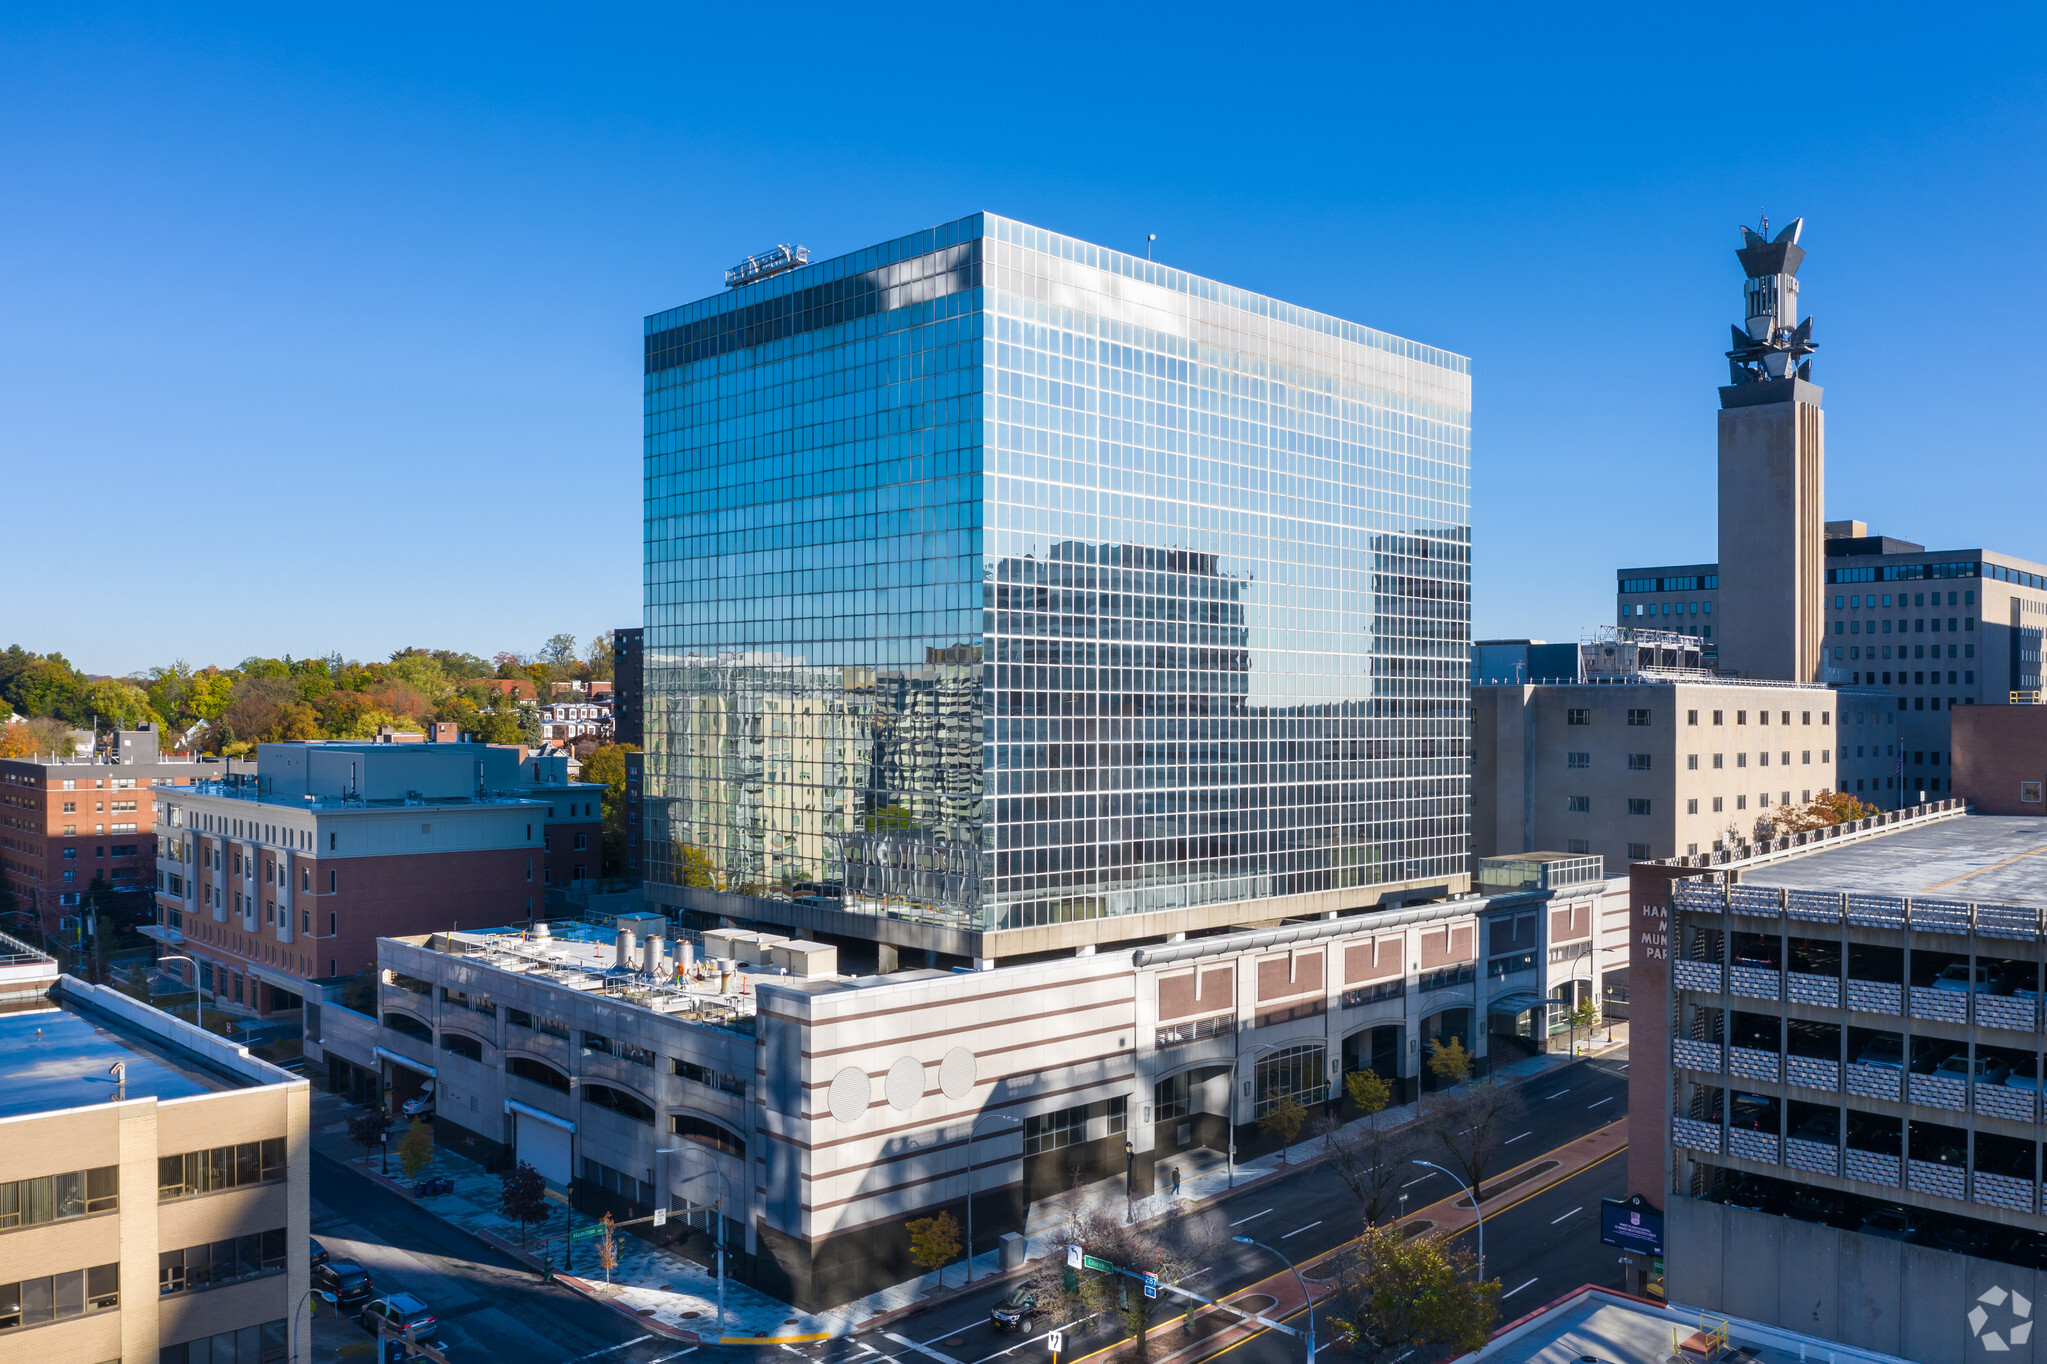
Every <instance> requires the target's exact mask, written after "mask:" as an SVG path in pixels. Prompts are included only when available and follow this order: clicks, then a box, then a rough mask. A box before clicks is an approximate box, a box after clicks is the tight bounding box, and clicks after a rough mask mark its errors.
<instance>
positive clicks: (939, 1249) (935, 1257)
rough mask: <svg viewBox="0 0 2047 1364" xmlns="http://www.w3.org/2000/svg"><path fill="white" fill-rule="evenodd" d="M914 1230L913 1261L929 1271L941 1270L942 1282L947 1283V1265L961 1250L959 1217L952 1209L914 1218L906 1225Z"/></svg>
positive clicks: (911, 1242) (940, 1283)
mask: <svg viewBox="0 0 2047 1364" xmlns="http://www.w3.org/2000/svg"><path fill="white" fill-rule="evenodd" d="M904 1230H906V1231H908V1232H909V1233H910V1263H912V1264H914V1265H916V1266H917V1268H919V1269H921V1270H923V1271H925V1272H926V1273H927V1274H928V1273H930V1272H931V1271H932V1270H934V1269H935V1270H937V1271H938V1283H939V1286H940V1287H941V1288H942V1287H944V1286H945V1267H946V1266H947V1265H949V1264H951V1263H952V1261H953V1257H954V1256H955V1255H958V1254H959V1253H960V1224H959V1220H958V1219H957V1218H955V1217H954V1216H953V1215H952V1214H951V1213H949V1212H941V1213H938V1214H937V1215H935V1216H932V1217H918V1218H914V1219H912V1220H911V1221H910V1222H909V1223H908V1224H907V1225H906V1226H905V1228H904Z"/></svg>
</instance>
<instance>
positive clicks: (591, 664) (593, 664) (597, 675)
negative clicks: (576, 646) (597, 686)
mask: <svg viewBox="0 0 2047 1364" xmlns="http://www.w3.org/2000/svg"><path fill="white" fill-rule="evenodd" d="M583 663H584V666H585V667H587V668H588V669H589V675H590V677H591V679H592V680H594V681H598V682H609V681H611V680H612V678H613V676H614V675H615V674H614V669H613V663H612V652H611V631H609V630H599V631H598V632H597V637H596V638H595V639H593V640H591V641H590V647H589V648H588V649H587V650H585V651H584V654H583Z"/></svg>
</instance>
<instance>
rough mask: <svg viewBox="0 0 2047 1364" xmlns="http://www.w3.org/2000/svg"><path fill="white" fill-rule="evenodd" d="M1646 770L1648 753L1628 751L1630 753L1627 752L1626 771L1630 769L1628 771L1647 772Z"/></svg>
mask: <svg viewBox="0 0 2047 1364" xmlns="http://www.w3.org/2000/svg"><path fill="white" fill-rule="evenodd" d="M1648 770H1649V755H1648V754H1647V753H1630V754H1628V771H1630V772H1647V771H1648Z"/></svg>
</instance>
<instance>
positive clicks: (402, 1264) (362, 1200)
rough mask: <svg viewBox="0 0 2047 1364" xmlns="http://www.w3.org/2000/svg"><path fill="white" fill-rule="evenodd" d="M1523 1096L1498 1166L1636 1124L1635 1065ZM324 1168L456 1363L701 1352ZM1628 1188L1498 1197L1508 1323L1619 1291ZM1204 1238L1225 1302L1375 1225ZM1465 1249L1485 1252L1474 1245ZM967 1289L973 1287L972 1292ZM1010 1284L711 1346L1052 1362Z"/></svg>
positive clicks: (1322, 1175) (1583, 1175)
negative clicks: (831, 1325) (1011, 1303)
mask: <svg viewBox="0 0 2047 1364" xmlns="http://www.w3.org/2000/svg"><path fill="white" fill-rule="evenodd" d="M1522 1094H1523V1099H1524V1103H1525V1110H1524V1115H1525V1116H1524V1118H1523V1119H1522V1120H1519V1121H1516V1122H1514V1123H1512V1124H1510V1125H1508V1126H1505V1127H1503V1128H1502V1129H1501V1132H1500V1136H1499V1139H1498V1151H1499V1154H1498V1156H1497V1157H1496V1158H1495V1161H1494V1164H1493V1167H1492V1168H1493V1169H1494V1170H1497V1171H1504V1170H1506V1169H1509V1168H1511V1167H1512V1166H1514V1165H1517V1164H1520V1163H1521V1162H1523V1161H1527V1160H1532V1159H1535V1158H1537V1157H1539V1156H1542V1155H1543V1154H1544V1153H1545V1152H1548V1151H1550V1150H1552V1149H1553V1148H1556V1147H1559V1146H1563V1145H1565V1144H1566V1143H1569V1142H1572V1141H1574V1140H1576V1139H1577V1138H1579V1137H1582V1136H1584V1135H1585V1134H1586V1133H1588V1132H1591V1131H1593V1130H1595V1129H1597V1128H1600V1127H1603V1126H1605V1125H1607V1124H1609V1123H1612V1122H1614V1121H1616V1120H1618V1119H1620V1118H1622V1117H1624V1116H1626V1112H1627V1058H1626V1053H1625V1052H1624V1051H1622V1052H1616V1053H1614V1054H1612V1055H1610V1056H1607V1057H1602V1058H1600V1059H1597V1060H1588V1061H1579V1062H1574V1063H1572V1064H1570V1065H1567V1066H1564V1067H1561V1068H1559V1069H1558V1070H1556V1071H1554V1072H1552V1073H1550V1074H1548V1075H1546V1076H1544V1077H1543V1078H1541V1079H1539V1080H1535V1081H1532V1082H1530V1083H1528V1084H1526V1085H1525V1086H1524V1087H1523V1090H1522ZM1397 1149H1399V1150H1400V1151H1401V1158H1402V1159H1413V1158H1417V1157H1418V1158H1422V1159H1428V1160H1436V1161H1440V1162H1442V1163H1444V1164H1454V1162H1451V1161H1449V1160H1448V1159H1447V1158H1446V1156H1445V1153H1444V1151H1443V1149H1442V1146H1441V1144H1440V1142H1438V1141H1437V1139H1436V1138H1435V1137H1434V1135H1433V1134H1431V1133H1429V1132H1427V1131H1423V1130H1419V1125H1418V1126H1417V1128H1415V1129H1409V1130H1408V1131H1406V1132H1404V1133H1402V1134H1401V1137H1400V1139H1399V1146H1398V1148H1397ZM315 1169H316V1171H317V1172H318V1174H319V1178H320V1182H319V1185H318V1186H317V1187H318V1188H319V1190H320V1192H319V1195H318V1196H317V1197H316V1198H315V1199H314V1200H313V1234H314V1236H316V1237H317V1238H319V1239H320V1241H321V1242H322V1243H323V1244H325V1245H326V1247H327V1248H328V1250H329V1251H330V1252H332V1254H333V1256H334V1258H335V1259H337V1260H341V1259H348V1258H353V1259H355V1260H356V1261H357V1262H358V1263H360V1264H362V1265H363V1266H364V1267H365V1268H367V1269H368V1270H369V1271H370V1272H371V1274H372V1275H373V1277H374V1278H375V1279H376V1282H377V1291H378V1293H379V1295H382V1294H385V1293H390V1292H394V1291H405V1292H411V1293H415V1294H417V1295H418V1296H419V1297H420V1298H422V1299H423V1300H425V1301H426V1302H427V1303H428V1304H429V1305H430V1306H431V1307H432V1308H433V1309H434V1310H435V1311H436V1313H437V1314H438V1315H439V1317H440V1322H441V1324H440V1327H439V1329H438V1330H437V1331H436V1333H435V1334H436V1336H437V1337H438V1338H439V1339H440V1340H441V1341H442V1342H444V1343H445V1344H446V1346H447V1347H448V1356H449V1359H450V1360H451V1364H484V1362H485V1361H489V1362H490V1364H574V1362H576V1361H588V1362H589V1364H658V1362H659V1361H667V1360H676V1359H680V1358H682V1357H683V1356H684V1355H686V1354H688V1353H690V1352H691V1347H689V1346H687V1345H683V1344H679V1343H677V1342H675V1341H672V1340H667V1339H664V1338H662V1337H660V1336H655V1335H651V1334H648V1333H646V1332H644V1331H640V1330H636V1329H635V1328H634V1325H633V1323H632V1322H631V1321H629V1320H627V1319H626V1318H624V1317H622V1316H620V1315H619V1314H617V1313H615V1312H612V1311H610V1310H608V1309H606V1308H604V1307H601V1306H599V1305H597V1304H595V1303H591V1302H588V1301H586V1300H584V1299H582V1298H580V1297H577V1296H576V1295H575V1294H572V1293H570V1292H568V1291H567V1290H566V1289H562V1288H556V1287H551V1286H547V1285H543V1284H541V1283H540V1282H539V1281H538V1280H537V1279H536V1277H535V1275H534V1273H533V1271H532V1270H530V1269H527V1268H524V1267H522V1266H518V1265H515V1264H513V1263H512V1262H511V1260H510V1259H508V1258H507V1257H505V1256H503V1255H500V1254H498V1253H497V1252H496V1251H494V1250H491V1249H490V1248H488V1247H486V1246H484V1245H482V1244H481V1243H480V1242H477V1241H476V1240H474V1239H473V1238H471V1237H469V1236H468V1235H467V1234H465V1233H463V1232H461V1231H458V1230H456V1229H455V1228H453V1227H451V1226H449V1225H447V1224H445V1223H443V1222H441V1221H439V1220H438V1219H437V1218H435V1217H433V1216H431V1215H430V1214H428V1213H427V1212H425V1211H423V1210H422V1209H420V1208H419V1207H418V1206H416V1205H415V1204H414V1203H413V1202H412V1201H411V1200H409V1199H406V1198H404V1197H402V1196H400V1195H398V1194H395V1193H392V1192H390V1191H388V1190H386V1189H384V1188H382V1187H381V1186H379V1185H377V1184H375V1183H373V1182H372V1181H370V1180H367V1179H364V1178H363V1177H362V1176H360V1175H358V1174H356V1173H354V1172H353V1171H351V1170H349V1169H347V1168H346V1167H344V1166H342V1165H340V1164H339V1163H337V1162H334V1161H332V1160H329V1159H327V1158H326V1157H324V1156H317V1155H316V1156H315ZM1406 1183H1407V1187H1406V1189H1405V1192H1406V1194H1407V1196H1408V1199H1409V1201H1408V1204H1407V1211H1408V1213H1409V1214H1414V1213H1418V1212H1421V1211H1422V1210H1423V1209H1425V1208H1427V1207H1428V1206H1429V1205H1430V1204H1433V1203H1436V1202H1438V1201H1439V1200H1443V1199H1447V1198H1451V1197H1455V1196H1457V1194H1458V1190H1457V1188H1456V1187H1455V1185H1454V1184H1453V1183H1452V1181H1451V1180H1450V1179H1449V1178H1448V1177H1447V1176H1444V1175H1442V1174H1439V1173H1436V1172H1433V1171H1430V1170H1426V1169H1422V1168H1420V1167H1415V1168H1414V1178H1413V1179H1412V1180H1411V1181H1407V1182H1406ZM1624 1184H1625V1162H1624V1161H1623V1160H1621V1159H1617V1158H1609V1159H1607V1160H1605V1161H1603V1162H1601V1163H1599V1164H1597V1165H1594V1166H1592V1167H1590V1168H1589V1169H1586V1170H1584V1171H1581V1172H1579V1173H1578V1174H1576V1175H1574V1176H1573V1177H1571V1178H1569V1179H1566V1180H1564V1181H1562V1182H1561V1183H1559V1184H1557V1185H1555V1186H1553V1187H1551V1188H1548V1189H1545V1190H1543V1191H1542V1192H1540V1193H1537V1194H1534V1195H1532V1196H1527V1197H1523V1198H1521V1199H1518V1200H1516V1199H1515V1198H1514V1197H1513V1195H1511V1194H1506V1195H1499V1196H1496V1197H1495V1198H1494V1199H1493V1200H1492V1201H1491V1203H1490V1204H1489V1205H1488V1207H1487V1215H1486V1221H1485V1239H1486V1274H1487V1277H1489V1278H1497V1279H1499V1280H1500V1282H1501V1288H1502V1302H1501V1304H1500V1319H1501V1320H1502V1321H1503V1322H1504V1321H1510V1320H1512V1319H1513V1318H1515V1317H1517V1316H1519V1315H1521V1314H1522V1313H1523V1312H1526V1311H1529V1310H1531V1309H1533V1308H1535V1307H1539V1306H1541V1305H1542V1304H1543V1303H1544V1302H1547V1301H1549V1300H1550V1299H1552V1298H1555V1297H1557V1296H1559V1295H1561V1294H1562V1293H1564V1292H1566V1291H1568V1290H1570V1289H1572V1288H1576V1287H1577V1286H1578V1285H1580V1284H1583V1283H1587V1282H1592V1283H1603V1284H1616V1285H1617V1284H1618V1283H1619V1281H1620V1273H1619V1265H1618V1263H1617V1261H1618V1252H1617V1251H1614V1250H1612V1249H1611V1248H1609V1247H1606V1246H1603V1245H1601V1244H1600V1242H1599V1239H1598V1221H1597V1212H1598V1206H1599V1200H1600V1199H1601V1198H1602V1197H1617V1196H1620V1195H1621V1194H1622V1193H1623V1192H1624V1191H1625V1190H1624ZM1188 1229H1189V1231H1190V1232H1191V1233H1192V1235H1193V1236H1194V1237H1195V1238H1197V1239H1198V1240H1199V1241H1200V1243H1201V1244H1203V1245H1206V1246H1210V1247H1212V1249H1211V1250H1210V1251H1209V1252H1208V1253H1207V1254H1206V1257H1205V1259H1206V1263H1205V1264H1204V1266H1203V1268H1202V1269H1200V1270H1198V1271H1196V1273H1195V1274H1193V1275H1191V1276H1189V1279H1188V1280H1186V1281H1185V1282H1186V1283H1187V1286H1188V1287H1189V1288H1192V1289H1195V1290H1197V1291H1200V1292H1203V1293H1205V1294H1209V1295H1212V1296H1218V1297H1220V1296H1224V1295H1227V1294H1229V1293H1232V1292H1235V1291H1237V1290H1239V1289H1241V1288H1243V1287H1245V1286H1247V1285H1249V1284H1252V1283H1256V1282H1258V1281H1260V1280H1261V1279H1264V1278H1266V1277H1267V1276H1269V1275H1271V1274H1273V1273H1275V1272H1281V1273H1283V1272H1284V1268H1285V1267H1284V1266H1283V1265H1282V1264H1280V1262H1279V1261H1278V1259H1277V1258H1275V1256H1274V1255H1272V1254H1271V1253H1268V1251H1266V1250H1265V1249H1262V1248H1260V1247H1254V1246H1246V1245H1241V1244H1237V1243H1235V1242H1233V1241H1232V1240H1231V1239H1230V1238H1231V1237H1232V1236H1237V1235H1248V1236H1254V1237H1256V1238H1257V1239H1258V1240H1259V1241H1260V1242H1262V1243H1264V1245H1265V1246H1270V1247H1273V1248H1274V1249H1276V1250H1278V1251H1279V1252H1280V1253H1282V1254H1284V1255H1285V1256H1286V1257H1287V1259H1289V1260H1291V1261H1293V1262H1294V1263H1295V1264H1301V1263H1304V1262H1305V1261H1307V1260H1310V1259H1313V1258H1314V1257H1315V1256H1317V1255H1319V1254H1322V1253H1323V1252H1326V1251H1329V1250H1333V1249H1335V1248H1336V1247H1337V1246H1339V1245H1342V1244H1343V1243H1344V1242H1345V1241H1347V1240H1349V1239H1350V1238H1351V1237H1352V1236H1353V1235H1355V1234H1356V1232H1357V1231H1358V1229H1359V1219H1358V1213H1357V1204H1356V1201H1355V1199H1354V1198H1353V1197H1352V1196H1351V1194H1350V1191H1349V1190H1348V1189H1346V1188H1345V1187H1344V1186H1343V1184H1342V1182H1341V1181H1340V1180H1339V1179H1338V1178H1337V1177H1336V1175H1335V1173H1334V1172H1332V1171H1331V1170H1329V1169H1328V1168H1326V1167H1325V1166H1322V1165H1315V1166H1311V1167H1308V1168H1306V1169H1304V1170H1303V1171H1302V1172H1301V1173H1300V1174H1298V1175H1291V1176H1284V1177H1282V1178H1280V1179H1278V1180H1275V1181H1272V1182H1270V1183H1267V1184H1264V1185H1261V1186H1259V1187H1257V1188H1253V1189H1244V1190H1241V1191H1239V1192H1237V1193H1235V1194H1232V1195H1229V1196H1228V1197H1226V1198H1224V1199H1223V1200H1221V1201H1219V1202H1218V1203H1216V1204H1214V1205H1212V1206H1210V1207H1208V1208H1205V1209H1203V1210H1202V1211H1201V1212H1199V1213H1196V1214H1193V1215H1192V1216H1191V1217H1190V1218H1189V1220H1188ZM1462 1240H1463V1241H1464V1243H1467V1244H1474V1245H1475V1237H1473V1236H1472V1234H1471V1233H1470V1232H1466V1233H1463V1234H1462ZM959 1272H960V1271H959V1270H958V1269H957V1268H955V1270H954V1271H953V1273H954V1274H955V1275H957V1274H958V1273H959ZM952 1282H954V1283H955V1284H957V1282H958V1280H957V1278H954V1279H953V1280H952ZM1012 1286H1013V1284H1012V1283H1010V1282H1009V1281H1001V1282H999V1283H994V1282H991V1283H990V1284H989V1286H987V1287H985V1288H976V1289H973V1290H970V1291H965V1292H960V1293H959V1294H958V1296H956V1297H954V1298H952V1299H951V1300H949V1301H947V1302H945V1303H943V1304H940V1305H937V1306H934V1307H932V1308H930V1309H928V1310H926V1311H924V1312H922V1313H920V1314H918V1315H915V1316H912V1317H909V1318H906V1319H904V1320H902V1321H899V1322H896V1323H894V1324H892V1325H889V1326H886V1327H884V1328H882V1329H881V1330H877V1331H868V1332H863V1333H862V1334H860V1335H858V1336H853V1337H848V1338H844V1339H837V1340H830V1341H824V1342H820V1343H818V1344H816V1345H810V1346H794V1345H777V1346H768V1347H749V1348H747V1349H744V1350H742V1349H738V1348H732V1347H727V1348H723V1349H720V1348H719V1347H715V1346H706V1347H702V1348H703V1349H704V1350H705V1351H706V1352H709V1353H717V1354H721V1355H728V1356H730V1355H756V1356H759V1357H760V1358H761V1359H762V1360H763V1361H765V1360H766V1359H768V1358H770V1357H772V1358H774V1359H777V1360H782V1361H784V1362H785V1364H786V1361H787V1360H788V1358H789V1357H790V1356H792V1355H794V1356H802V1357H804V1358H806V1359H809V1360H812V1361H815V1364H884V1361H895V1360H900V1361H901V1364H994V1361H996V1360H1000V1359H1002V1358H1004V1357H1010V1356H1016V1357H1020V1358H1023V1359H1028V1358H1030V1357H1031V1356H1033V1355H1036V1354H1039V1353H1041V1352H1042V1351H1043V1350H1044V1345H1043V1343H1042V1340H1041V1339H1040V1338H1039V1336H1038V1335H1036V1334H1034V1335H1031V1336H1020V1335H1016V1334H1010V1333H1004V1332H1000V1331H997V1330H996V1329H995V1328H994V1327H993V1326H992V1325H991V1324H990V1323H989V1319H988V1310H989V1308H990V1307H991V1306H993V1305H994V1303H995V1302H996V1301H997V1300H998V1299H999V1298H1000V1297H1001V1296H1002V1295H1003V1294H1006V1293H1007V1292H1008V1291H1009V1289H1010V1288H1011V1287H1012ZM1052 1324H1054V1323H1044V1325H1046V1326H1049V1325H1052ZM1292 1324H1295V1325H1299V1324H1301V1323H1300V1322H1294V1323H1292ZM1322 1335H1323V1343H1324V1344H1327V1343H1329V1338H1328V1332H1327V1330H1326V1328H1325V1329H1324V1331H1323V1333H1322ZM314 1339H315V1345H316V1349H315V1353H314V1354H313V1356H312V1357H313V1359H314V1360H315V1361H317V1364H333V1362H334V1361H336V1360H338V1359H341V1358H354V1357H357V1356H362V1355H366V1353H367V1351H368V1347H369V1337H368V1336H367V1334H366V1333H364V1332H363V1331H362V1329H361V1328H360V1327H359V1326H358V1325H356V1324H355V1323H354V1322H353V1321H352V1320H350V1319H346V1318H344V1319H342V1320H340V1321H336V1320H334V1319H333V1318H332V1317H331V1316H327V1317H322V1318H321V1319H320V1320H319V1321H318V1322H317V1323H316V1324H315V1329H314ZM1113 1339H1114V1336H1113V1334H1112V1333H1110V1332H1107V1331H1105V1330H1096V1331H1093V1332H1085V1331H1083V1332H1074V1331H1069V1332H1068V1336H1067V1343H1066V1353H1065V1355H1064V1356H1063V1358H1065V1359H1067V1360H1071V1361H1074V1364H1079V1361H1080V1360H1081V1359H1082V1357H1083V1356H1084V1355H1086V1354H1087V1353H1089V1352H1091V1351H1094V1350H1098V1349H1100V1348H1102V1347H1103V1346H1105V1345H1107V1344H1110V1343H1111V1342H1112V1341H1113ZM1301 1349H1302V1346H1301V1343H1300V1342H1299V1341H1297V1340H1294V1339H1291V1338H1288V1337H1286V1336H1283V1335H1280V1334H1278V1333H1275V1332H1271V1331H1266V1332H1262V1333H1260V1334H1258V1335H1256V1336H1254V1337H1252V1338H1251V1339H1249V1340H1247V1341H1245V1342H1243V1343H1242V1344H1241V1345H1239V1346H1236V1347H1234V1348H1233V1350H1232V1353H1233V1355H1234V1356H1235V1357H1236V1358H1239V1359H1241V1360H1243V1361H1244V1364H1253V1361H1256V1364H1288V1362H1289V1361H1293V1360H1297V1359H1298V1358H1299V1357H1300V1353H1301Z"/></svg>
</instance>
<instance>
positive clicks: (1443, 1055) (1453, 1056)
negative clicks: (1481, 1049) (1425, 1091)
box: [1429, 1036, 1472, 1089]
mask: <svg viewBox="0 0 2047 1364" xmlns="http://www.w3.org/2000/svg"><path fill="white" fill-rule="evenodd" d="M1429 1069H1430V1070H1431V1071H1433V1072H1434V1073H1435V1076H1436V1079H1437V1080H1438V1081H1439V1082H1441V1084H1442V1086H1443V1087H1444V1088H1445V1089H1448V1088H1450V1087H1451V1086H1453V1085H1461V1084H1463V1083H1464V1082H1465V1081H1466V1080H1469V1079H1470V1078H1471V1070H1472V1061H1471V1053H1470V1052H1469V1051H1466V1050H1465V1048H1464V1039H1463V1038H1461V1037H1455V1036H1453V1037H1451V1038H1450V1039H1449V1040H1448V1041H1445V1040H1444V1039H1442V1038H1440V1037H1431V1038H1430V1039H1429Z"/></svg>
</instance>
